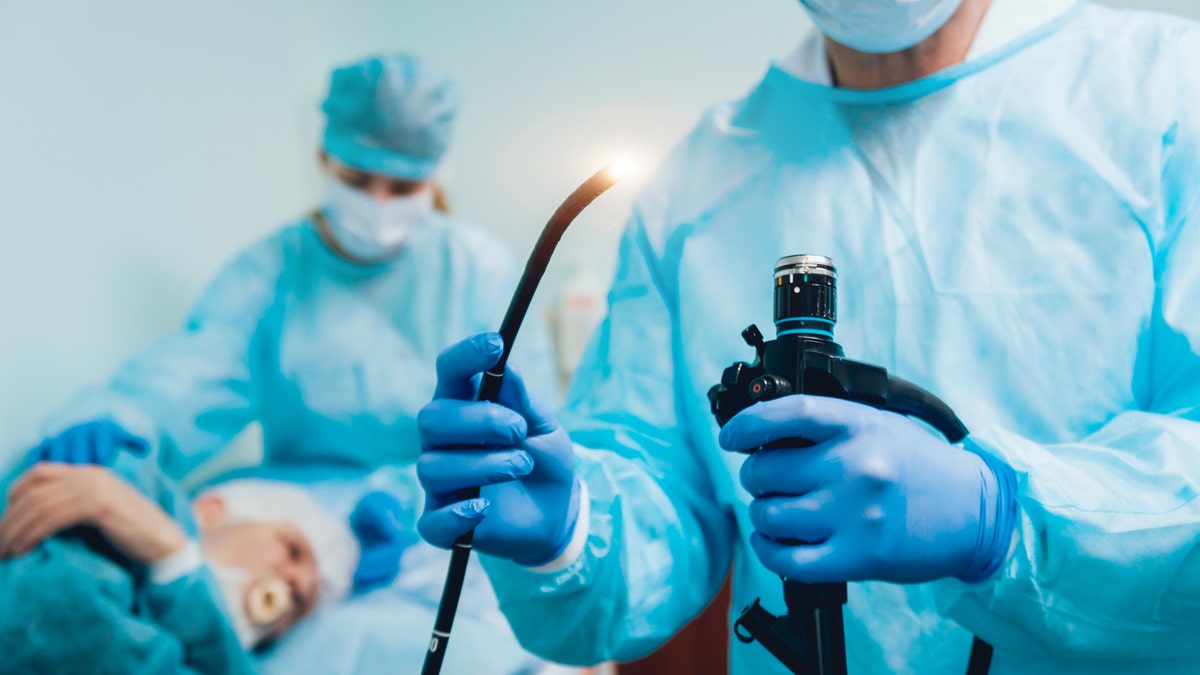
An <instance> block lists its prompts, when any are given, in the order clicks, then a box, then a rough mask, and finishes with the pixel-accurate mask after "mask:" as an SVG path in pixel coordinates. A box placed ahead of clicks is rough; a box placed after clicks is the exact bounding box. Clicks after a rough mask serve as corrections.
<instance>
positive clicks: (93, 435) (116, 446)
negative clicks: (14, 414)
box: [25, 419, 150, 466]
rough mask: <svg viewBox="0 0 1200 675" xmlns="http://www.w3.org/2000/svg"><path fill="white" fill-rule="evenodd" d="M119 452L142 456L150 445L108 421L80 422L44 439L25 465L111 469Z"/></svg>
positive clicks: (31, 452) (29, 455) (27, 456)
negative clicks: (47, 463)
mask: <svg viewBox="0 0 1200 675" xmlns="http://www.w3.org/2000/svg"><path fill="white" fill-rule="evenodd" d="M122 448H124V449H125V450H128V451H129V452H132V453H133V454H135V455H138V456H145V454H146V453H147V452H149V450H150V444H149V443H147V442H146V441H145V440H144V439H142V438H138V437H137V436H134V435H133V434H131V433H129V432H128V431H125V430H124V429H122V428H121V427H120V426H119V425H117V423H116V422H114V421H112V420H110V419H102V420H94V421H91V422H84V423H83V424H78V425H75V426H73V427H70V428H68V429H66V430H65V431H63V432H62V433H60V434H59V435H57V436H55V437H53V438H47V439H46V440H44V441H42V442H41V444H40V445H38V446H37V447H35V448H33V449H32V450H30V451H29V453H28V454H27V455H26V456H25V465H26V466H29V465H32V464H36V463H38V462H59V463H62V464H95V465H97V466H112V465H113V463H114V462H116V461H117V453H118V451H120V450H121V449H122Z"/></svg>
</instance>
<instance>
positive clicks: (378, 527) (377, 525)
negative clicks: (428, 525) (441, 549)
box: [350, 490, 416, 593]
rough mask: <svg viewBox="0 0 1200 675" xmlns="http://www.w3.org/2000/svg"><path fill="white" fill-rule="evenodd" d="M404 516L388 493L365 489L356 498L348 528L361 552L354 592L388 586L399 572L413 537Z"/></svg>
mask: <svg viewBox="0 0 1200 675" xmlns="http://www.w3.org/2000/svg"><path fill="white" fill-rule="evenodd" d="M403 517H404V507H403V506H401V504H400V500H398V499H396V497H395V496H393V495H392V494H391V493H389V492H383V491H381V490H377V491H375V492H368V493H367V494H366V495H363V498H362V499H360V500H358V504H357V505H356V506H355V507H354V511H353V512H352V513H351V514H350V529H351V530H353V531H354V536H355V537H356V538H357V539H358V544H359V549H360V551H361V552H360V553H359V556H358V567H357V569H355V570H354V590H355V591H356V592H360V593H361V592H364V591H369V590H371V589H373V588H379V587H380V586H387V585H388V584H390V583H392V580H393V579H395V578H396V575H397V574H399V573H400V558H401V556H403V555H404V549H406V548H408V547H409V545H410V544H412V543H413V542H414V541H415V540H416V533H414V532H413V531H412V530H411V529H409V528H407V527H405V526H404V521H403V520H402V519H403Z"/></svg>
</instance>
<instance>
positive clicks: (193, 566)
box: [0, 456, 358, 673]
mask: <svg viewBox="0 0 1200 675" xmlns="http://www.w3.org/2000/svg"><path fill="white" fill-rule="evenodd" d="M357 560H358V545H357V543H356V541H355V538H354V536H353V534H352V533H351V531H350V528H349V527H348V526H347V525H346V524H344V523H342V522H341V521H339V520H337V519H334V518H332V517H331V516H329V515H328V514H327V513H326V512H325V511H323V510H322V509H321V507H320V506H319V505H317V504H316V502H314V501H313V500H312V498H311V497H309V496H308V495H307V494H306V493H305V492H304V491H303V490H302V489H300V488H298V487H296V486H293V485H289V484H286V483H278V482H270V481H260V480H239V481H233V482H229V483H225V484H222V485H218V486H216V487H214V488H211V489H209V490H206V491H204V492H202V493H201V494H200V496H199V497H197V498H196V499H195V500H194V501H192V502H190V503H189V502H188V501H187V500H186V499H184V498H183V497H182V495H181V494H180V493H179V491H178V490H177V489H176V488H175V486H174V485H173V484H172V483H171V482H170V481H169V480H167V479H166V478H165V477H163V476H162V475H161V474H160V473H159V471H158V469H157V468H156V466H155V465H154V464H153V462H150V461H148V460H136V459H134V458H132V457H129V456H123V457H122V458H121V459H120V460H118V462H117V464H116V466H114V467H113V468H111V469H109V468H105V467H99V466H75V465H68V464H55V463H49V462H42V463H39V464H36V465H34V466H33V467H32V468H29V469H28V470H27V471H25V472H24V473H22V474H20V475H17V476H14V477H13V482H12V487H11V489H10V490H9V491H8V503H7V505H6V506H5V507H4V511H3V516H2V517H0V608H2V611H0V654H2V655H3V659H4V663H5V668H6V669H9V670H10V671H12V672H89V673H102V672H113V673H118V672H123V673H131V672H137V673H192V672H195V673H248V672H253V670H254V667H253V663H252V660H251V659H250V657H249V655H248V653H247V650H252V649H254V648H255V647H258V646H261V645H263V644H265V643H267V642H269V641H272V640H274V639H276V638H278V637H279V636H280V635H282V634H283V633H284V632H286V631H287V630H288V629H289V628H291V627H292V626H294V625H296V623H297V622H298V621H300V620H301V619H302V618H304V617H305V616H307V615H308V614H309V613H311V612H312V610H313V609H314V607H316V606H317V604H318V603H322V602H329V601H331V600H337V599H339V598H340V597H342V596H344V595H345V594H346V593H347V591H348V589H349V587H350V582H351V577H352V575H353V573H354V568H355V564H356V563H357Z"/></svg>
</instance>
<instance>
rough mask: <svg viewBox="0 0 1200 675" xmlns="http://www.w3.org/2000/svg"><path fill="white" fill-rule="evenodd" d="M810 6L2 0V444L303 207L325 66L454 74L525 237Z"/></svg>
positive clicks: (734, 78)
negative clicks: (417, 60) (400, 53)
mask: <svg viewBox="0 0 1200 675" xmlns="http://www.w3.org/2000/svg"><path fill="white" fill-rule="evenodd" d="M1112 4H1125V5H1132V4H1134V3H1130V2H1126V3H1112ZM1137 4H1138V5H1139V6H1142V7H1147V8H1158V9H1167V10H1172V9H1173V10H1175V11H1178V12H1187V13H1191V14H1192V15H1194V16H1198V15H1200V7H1197V3H1194V2H1185V1H1184V0H1176V1H1175V2H1168V1H1165V0H1164V1H1160V2H1153V3H1151V2H1146V3H1137ZM805 26H806V20H805V19H804V17H803V13H802V12H801V11H800V10H799V9H798V7H797V6H796V3H795V2H792V1H790V0H736V1H735V0H653V1H651V2H646V1H645V0H610V1H608V2H563V1H562V0H522V1H521V2H507V3H504V2H484V1H483V0H474V1H469V0H439V1H438V2H429V1H426V2H401V1H399V0H342V1H340V2H333V1H332V0H320V1H308V2H303V1H298V0H289V1H284V0H255V1H253V2H246V1H245V0H209V1H208V2H203V3H171V2H153V1H150V0H116V1H113V2H99V1H85V0H43V1H40V2H33V1H32V0H24V1H19V0H5V1H4V2H0V223H2V225H0V227H2V228H3V230H2V231H3V244H2V245H0V288H2V289H3V292H0V317H2V318H0V457H3V456H4V455H6V454H12V453H13V452H15V451H17V450H18V449H20V448H23V447H25V446H27V445H28V444H29V443H31V442H33V441H34V440H36V438H37V437H38V430H39V425H40V420H41V419H42V418H44V417H45V416H46V415H47V414H48V413H49V412H50V411H51V410H52V409H53V408H54V407H56V406H58V405H60V404H61V403H62V402H63V401H65V400H66V399H67V398H69V397H70V395H71V394H72V393H73V392H74V391H76V390H77V389H78V388H80V387H81V386H83V385H85V384H87V383H92V382H98V381H101V380H103V379H104V378H105V377H106V376H107V374H108V373H110V372H111V371H112V369H113V368H114V367H115V366H116V365H117V363H118V362H119V361H120V360H121V359H122V358H123V357H124V356H126V355H128V354H129V353H131V352H132V351H134V350H136V349H138V348H139V347H141V346H144V345H146V344H147V343H149V342H150V341H152V340H153V339H154V338H156V337H158V336H161V335H163V334H164V333H166V332H168V331H170V330H171V329H172V328H173V327H174V326H176V325H177V324H178V322H179V320H180V319H181V317H182V315H183V313H184V311H185V309H186V307H187V306H188V304H189V303H190V302H191V300H192V298H193V297H194V296H195V295H196V293H197V292H198V291H199V290H200V288H201V287H202V285H203V284H204V282H205V281H206V280H207V279H208V278H209V277H210V276H211V275H212V274H213V273H214V272H215V271H216V269H217V268H218V266H219V265H220V264H221V263H222V261H224V260H226V259H227V258H229V257H230V256H231V255H232V254H233V253H234V252H235V251H237V250H238V249H239V248H241V247H242V246H244V245H246V244H247V243H249V242H250V241H252V240H254V239H256V238H258V237H260V236H262V235H264V234H265V233H267V232H269V231H270V230H271V229H273V228H275V227H276V226H278V225H279V224H281V223H282V222H284V221H285V220H287V219H289V218H291V217H293V216H295V215H297V214H299V213H301V212H302V211H303V210H305V209H307V208H309V207H311V206H312V204H313V200H314V199H315V198H316V190H317V175H316V172H315V168H314V166H313V161H312V160H313V153H314V151H315V145H314V140H315V138H316V136H317V132H318V128H319V120H318V116H317V113H316V105H317V103H318V101H319V100H320V97H321V95H322V94H323V91H324V87H325V77H326V73H327V72H328V70H329V68H330V66H331V65H332V64H334V63H337V62H340V61H345V60H348V59H352V58H354V57H357V56H359V55H361V54H364V53H368V52H371V51H374V50H384V49H405V50H411V51H413V52H416V53H419V54H422V55H424V56H426V57H428V58H429V59H430V60H432V61H435V62H437V63H438V64H440V65H442V66H443V67H444V68H446V69H447V70H449V71H451V72H452V73H454V74H455V75H456V76H457V77H458V78H459V80H460V82H461V84H462V87H463V89H464V90H465V96H466V105H465V108H464V111H463V115H462V118H461V126H460V133H459V137H458V142H457V145H456V148H455V150H454V153H453V156H452V161H451V167H450V172H449V174H448V180H449V183H450V191H451V196H452V198H453V199H454V201H455V202H456V204H457V206H458V207H459V211H460V212H462V213H463V214H466V215H468V216H469V217H471V218H472V219H474V220H476V221H478V222H480V223H482V224H483V225H485V226H487V227H490V228H493V229H495V230H496V231H498V232H501V233H502V234H503V235H504V236H505V237H506V239H507V240H508V241H509V242H511V243H512V244H513V245H514V247H515V248H517V247H519V248H520V249H521V252H520V255H522V256H523V255H524V249H525V248H526V247H527V246H528V245H529V244H530V243H531V242H532V239H533V237H534V236H535V235H536V231H537V229H538V228H539V227H540V225H541V223H542V222H543V221H544V220H545V218H546V216H547V215H548V213H549V211H550V210H551V209H552V208H553V207H554V206H555V205H556V204H557V202H558V201H559V199H561V198H562V197H563V196H564V195H565V194H566V193H567V192H568V191H569V190H570V189H571V188H572V187H573V186H574V184H575V183H576V182H577V181H578V180H580V179H582V178H583V177H585V176H586V175H587V174H589V173H590V172H591V171H592V170H594V169H595V168H596V167H598V166H599V165H600V164H601V163H603V161H604V160H605V159H606V158H607V157H608V156H609V155H610V154H612V152H613V151H614V150H624V151H629V152H632V153H633V154H634V155H635V156H640V157H641V158H642V159H643V161H644V162H647V161H653V160H654V159H656V158H657V157H659V156H661V154H662V153H663V152H664V151H665V150H666V148H667V147H668V146H669V145H670V144H671V143H672V142H673V141H674V139H676V138H677V137H678V136H679V135H680V134H681V133H683V131H684V130H685V129H686V128H687V127H688V126H689V125H690V123H691V122H692V121H693V120H694V119H695V118H696V117H697V115H698V114H699V113H700V111H701V110H702V109H703V108H704V107H705V106H706V105H707V104H708V103H710V102H712V101H715V100H718V99H722V98H728V97H731V96H736V95H738V94H740V93H741V92H743V91H744V90H745V89H746V88H748V87H749V86H750V85H751V84H752V83H753V81H754V80H755V79H756V78H757V77H758V75H759V74H760V73H761V72H762V71H763V69H764V68H765V67H766V64H767V61H768V60H769V59H770V58H771V57H772V56H774V55H777V54H779V53H782V52H784V51H786V50H787V49H788V48H790V47H791V46H792V45H793V44H794V43H795V42H796V40H797V39H798V37H799V35H800V34H801V32H802V31H803V30H804V27H805ZM631 182H633V183H636V181H631ZM635 187H636V185H629V186H624V187H622V188H620V189H619V190H618V191H615V192H614V193H613V194H610V195H606V197H605V199H604V200H603V201H602V202H599V203H597V205H596V207H595V208H594V209H593V211H592V212H590V213H589V214H588V215H587V216H586V217H585V219H583V221H582V222H581V226H582V227H580V228H579V229H578V230H576V231H573V232H572V233H571V234H570V235H568V238H567V240H566V241H565V242H564V251H563V256H562V260H561V261H560V262H558V263H556V264H557V265H558V268H557V269H555V270H554V271H553V272H552V275H551V280H550V283H551V286H550V290H553V285H554V283H555V280H556V279H561V277H562V276H563V275H564V274H565V272H564V270H565V269H566V268H567V267H569V265H570V264H573V263H575V262H578V261H579V260H581V259H583V258H584V257H585V255H591V254H593V253H595V255H596V258H597V259H596V261H595V263H594V264H595V265H596V266H597V267H599V268H601V269H607V265H608V264H609V258H610V256H611V253H610V249H611V240H612V237H613V232H614V231H615V229H616V228H617V227H618V225H619V223H620V221H621V220H622V219H623V217H624V212H625V209H626V207H627V204H628V200H629V198H630V195H631V193H632V191H633V189H634V188H635Z"/></svg>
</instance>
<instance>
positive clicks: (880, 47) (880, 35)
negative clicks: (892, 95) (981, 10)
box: [800, 0, 962, 54]
mask: <svg viewBox="0 0 1200 675" xmlns="http://www.w3.org/2000/svg"><path fill="white" fill-rule="evenodd" d="M800 4H801V5H803V6H804V9H806V10H808V15H809V17H810V18H812V21H813V23H815V24H816V25H817V29H818V30H820V31H821V33H822V34H824V35H825V36H826V37H829V38H832V39H834V40H836V41H838V42H840V43H842V44H844V45H846V46H847V47H850V48H851V49H857V50H858V51H860V52H868V53H872V54H885V53H889V52H898V51H903V50H905V49H908V48H909V47H912V46H913V45H916V44H917V43H919V42H921V41H922V40H924V39H925V38H927V37H929V36H930V35H933V34H934V33H935V32H937V30H938V29H939V28H941V27H942V26H944V25H946V22H947V21H949V20H950V17H952V16H954V13H955V12H956V11H958V7H959V5H961V4H962V0H800Z"/></svg>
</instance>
